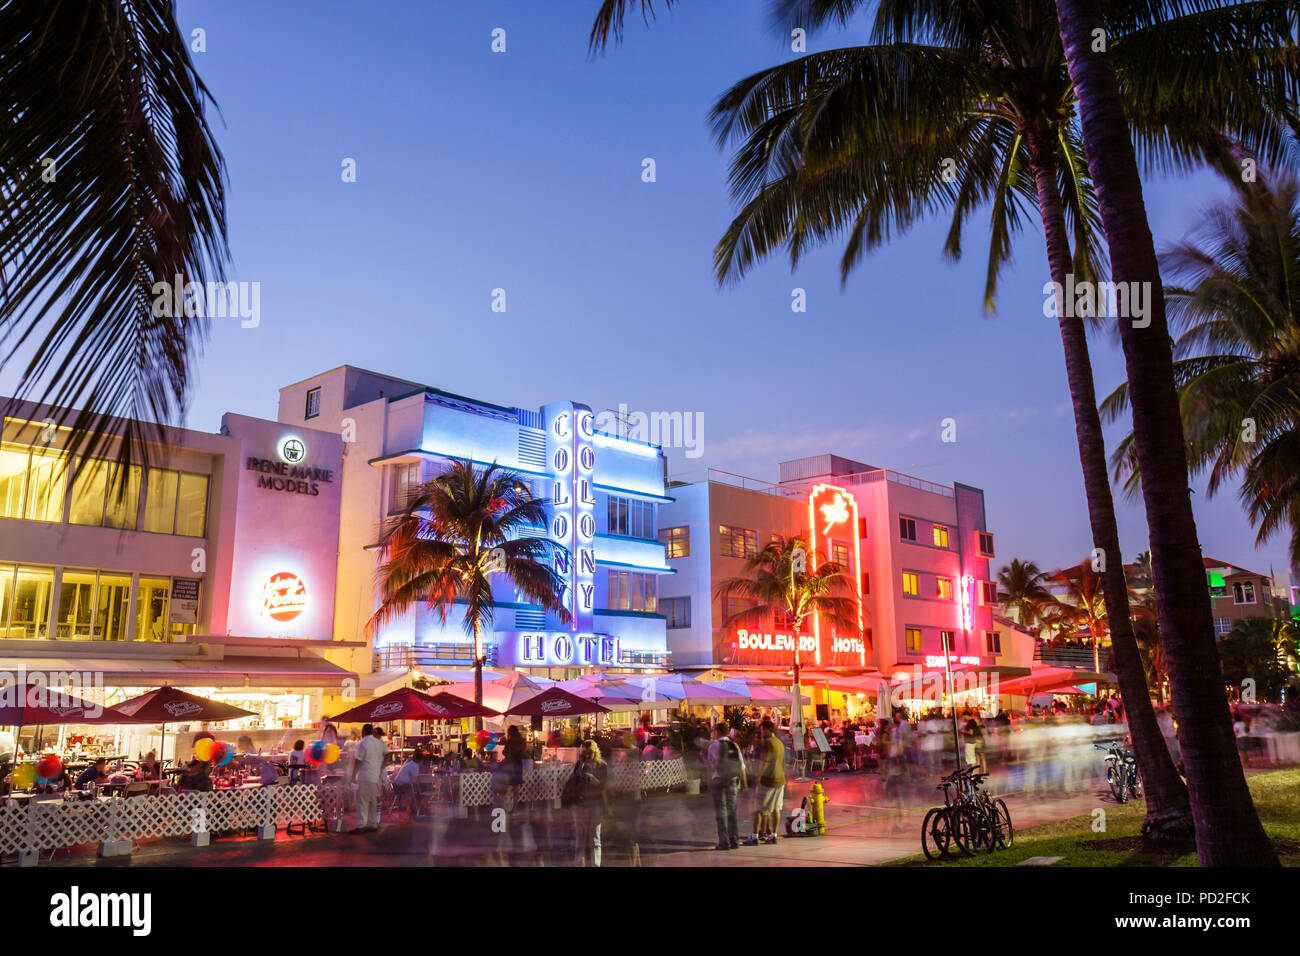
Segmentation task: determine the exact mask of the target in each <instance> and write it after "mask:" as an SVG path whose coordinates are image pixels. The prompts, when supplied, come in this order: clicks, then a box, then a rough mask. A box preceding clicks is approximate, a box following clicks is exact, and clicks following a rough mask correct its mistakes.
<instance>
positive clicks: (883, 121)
mask: <svg viewBox="0 0 1300 956" xmlns="http://www.w3.org/2000/svg"><path fill="white" fill-rule="evenodd" d="M669 5H671V4H669ZM628 6H630V0H606V2H605V3H604V4H603V5H602V7H601V15H600V16H599V17H598V19H597V21H596V24H595V25H594V27H593V30H592V37H591V44H592V47H593V49H600V48H602V47H603V46H604V45H605V44H606V43H607V42H608V39H609V37H610V36H615V37H617V36H619V35H620V33H621V30H622V28H623V18H624V12H625V10H626V8H627V7H628ZM867 6H869V4H868V3H866V2H865V0H784V2H780V3H778V4H777V8H778V11H779V16H780V17H781V18H784V19H786V20H787V21H788V22H794V23H797V24H800V25H804V26H814V27H815V26H819V25H822V24H824V23H827V22H837V23H840V24H841V25H843V24H846V23H847V21H848V20H849V18H851V17H852V16H853V15H854V14H855V13H857V12H859V11H860V10H862V9H863V8H865V7H867ZM641 10H642V13H643V15H644V16H647V17H648V16H652V15H653V13H654V10H655V7H654V4H653V3H652V2H650V0H642V2H641ZM1140 22H1141V21H1138V23H1139V24H1140ZM1130 32H1132V33H1134V34H1135V35H1136V36H1137V38H1136V39H1135V41H1134V45H1135V46H1137V47H1138V48H1139V49H1141V48H1142V40H1143V37H1141V36H1140V35H1139V31H1136V30H1133V29H1131V30H1130ZM872 39H873V41H874V42H873V43H872V44H871V45H868V46H858V47H849V48H844V49H837V50H831V51H827V52H825V53H814V54H809V55H808V56H804V57H800V58H798V59H796V60H793V61H791V62H789V63H785V64H781V65H779V66H776V67H773V68H771V69H769V70H765V71H762V72H760V73H757V74H755V75H754V76H751V77H749V78H747V79H745V80H742V81H741V82H740V83H738V84H736V85H735V86H733V87H732V89H730V90H729V91H728V92H727V93H725V94H724V95H723V96H722V97H721V98H720V99H719V101H718V103H717V104H716V105H715V107H714V109H713V125H714V131H715V134H716V136H717V139H718V141H719V144H720V145H725V144H728V143H731V142H733V141H735V140H739V141H740V145H739V147H738V149H737V152H736V156H735V158H734V159H733V161H732V170H731V183H732V191H733V195H734V197H735V198H736V200H737V202H738V203H739V204H740V206H741V211H740V213H739V215H738V216H737V217H736V219H735V220H734V221H733V222H732V224H731V226H730V227H729V229H728V230H727V232H726V233H725V234H724V236H723V238H722V240H721V241H720V242H719V244H718V247H717V249H716V250H715V265H716V270H717V274H718V277H719V279H720V280H721V281H728V280H732V279H737V278H739V277H741V276H743V274H744V273H745V272H746V271H747V270H748V269H749V268H750V267H751V266H752V264H753V263H754V262H756V261H757V260H758V259H760V258H762V257H764V256H766V255H767V254H769V253H771V252H772V251H775V250H776V249H778V248H780V247H782V246H784V247H785V248H786V250H787V251H788V253H789V255H790V257H791V261H792V264H794V263H796V262H797V261H798V260H799V258H800V257H801V255H802V254H803V252H804V251H806V250H807V249H808V248H810V247H811V246H814V245H817V244H819V243H822V242H825V241H828V240H830V239H831V238H833V237H834V236H837V235H838V234H840V233H841V232H847V233H848V240H847V244H846V247H845V251H844V253H843V255H842V257H841V275H842V277H843V278H844V279H847V276H848V274H849V272H850V271H851V269H852V268H853V267H854V266H855V265H856V264H857V263H859V262H860V261H861V259H862V257H863V256H864V255H865V253H866V252H867V251H869V250H870V249H872V248H875V247H876V246H879V245H880V244H882V243H883V242H884V241H885V240H886V239H888V238H889V236H890V235H891V233H892V232H893V231H894V230H900V231H901V230H905V229H906V228H908V227H909V226H910V225H911V224H912V222H914V221H915V220H916V219H917V218H920V217H921V216H923V215H924V214H926V213H927V212H935V211H938V210H941V209H950V210H951V214H952V220H951V225H950V228H949V233H948V237H947V241H946V243H945V252H946V253H947V254H948V255H949V256H952V257H954V258H956V257H957V256H959V255H960V253H961V250H962V228H963V225H964V224H965V222H966V221H967V220H968V219H969V217H970V216H972V215H973V214H974V213H975V212H976V210H978V209H979V208H980V207H983V206H986V207H987V208H988V211H989V214H990V220H991V243H990V248H989V255H988V268H987V271H986V281H985V291H984V299H985V305H986V307H990V308H991V306H992V304H993V301H994V297H995V295H996V290H997V279H998V275H999V274H1000V272H1001V269H1002V267H1003V266H1004V265H1005V263H1006V262H1007V260H1008V258H1009V256H1010V254H1011V240H1012V236H1013V235H1014V234H1015V233H1017V232H1018V231H1019V230H1020V229H1021V228H1023V227H1024V225H1025V224H1026V223H1027V221H1028V216H1027V213H1026V210H1027V208H1028V207H1032V206H1034V205H1036V206H1037V208H1038V213H1039V219H1040V221H1041V224H1042V226H1043V230H1044V234H1045V237H1046V241H1047V249H1048V262H1049V266H1050V269H1051V277H1052V281H1053V282H1054V283H1055V284H1056V287H1057V288H1063V287H1065V286H1066V284H1067V280H1068V278H1069V277H1071V276H1073V277H1074V278H1075V279H1078V280H1080V281H1085V282H1086V281H1095V280H1096V279H1097V278H1098V277H1099V275H1100V272H1101V270H1100V267H1099V265H1098V258H1099V255H1098V245H1099V243H1098V236H1099V233H1100V229H1099V223H1098V221H1097V218H1096V208H1095V200H1094V198H1093V196H1092V188H1091V184H1090V182H1089V180H1088V177H1087V175H1086V173H1085V171H1084V160H1083V157H1082V155H1081V153H1080V148H1079V146H1080V141H1079V138H1078V135H1077V130H1076V129H1075V127H1074V125H1073V124H1072V122H1071V118H1072V115H1073V104H1074V95H1073V89H1072V87H1071V85H1070V80H1069V76H1068V75H1067V73H1066V70H1065V61H1064V54H1063V51H1062V48H1061V45H1060V42H1059V37H1058V33H1057V30H1056V23H1055V8H1054V7H1053V5H1052V3H1051V2H1050V0H1009V2H1006V3H997V4H995V3H974V2H970V3H951V2H918V0H885V2H881V3H880V4H878V10H877V15H876V19H875V25H874V29H873V35H872ZM1123 40H1124V38H1121V37H1118V36H1117V37H1116V39H1115V41H1114V43H1115V46H1116V48H1118V47H1120V46H1122V45H1123ZM1227 59H1228V60H1229V62H1227V63H1226V64H1225V66H1224V69H1225V71H1226V72H1229V73H1233V71H1234V70H1235V71H1236V72H1235V73H1233V79H1234V81H1235V80H1236V79H1237V74H1238V73H1245V72H1247V71H1248V66H1249V64H1248V63H1247V62H1244V61H1232V60H1231V59H1230V58H1227ZM1125 63H1126V68H1127V69H1128V70H1130V71H1132V72H1133V73H1134V74H1135V75H1136V76H1137V78H1138V80H1137V81H1135V83H1134V86H1135V87H1141V85H1142V84H1141V82H1140V81H1141V76H1142V70H1143V69H1144V64H1145V60H1144V58H1143V57H1141V56H1130V57H1128V58H1127V59H1126V60H1125ZM1241 85H1243V83H1241V82H1237V83H1235V87H1240V86H1241ZM1162 92H1163V93H1164V95H1165V96H1166V98H1167V99H1168V100H1169V101H1170V102H1171V103H1173V104H1174V105H1173V106H1171V108H1170V110H1169V111H1168V113H1167V117H1166V118H1167V119H1168V120H1169V121H1170V122H1173V121H1175V120H1177V118H1178V116H1179V113H1178V107H1179V106H1181V105H1186V104H1183V103H1181V101H1180V97H1181V96H1183V95H1186V96H1188V97H1199V96H1200V92H1201V91H1200V90H1199V89H1196V88H1194V87H1187V88H1184V87H1182V86H1179V85H1177V84H1170V85H1168V89H1167V90H1164V91H1162ZM1213 103H1214V104H1215V105H1217V106H1218V107H1219V109H1220V110H1221V112H1222V113H1223V117H1222V118H1223V119H1224V123H1225V125H1230V119H1231V115H1235V114H1230V112H1229V107H1228V106H1227V105H1226V104H1225V101H1224V100H1223V98H1222V97H1220V98H1217V99H1213ZM1234 128H1235V127H1234ZM1202 132H1203V131H1202V130H1201V127H1200V126H1199V125H1198V126H1197V134H1198V136H1199V135H1200V134H1201V133H1202ZM1243 135H1244V134H1243ZM1184 139H1185V138H1184V137H1183V136H1181V135H1171V136H1170V137H1169V141H1168V144H1167V146H1166V147H1165V150H1163V151H1162V150H1161V149H1159V148H1157V149H1156V150H1155V151H1156V154H1157V155H1161V156H1164V155H1168V153H1170V152H1172V153H1173V154H1174V155H1175V156H1177V157H1179V158H1185V156H1186V152H1187V148H1188V147H1187V145H1186V143H1185V141H1184ZM1045 291H1046V289H1045ZM1059 304H1060V303H1059V301H1058V305H1059ZM1056 311H1057V313H1058V325H1059V328H1060V332H1061V339H1062V344H1063V347H1064V351H1065V360H1066V372H1067V379H1068V384H1069V388H1070V395H1071V400H1072V404H1073V408H1074V414H1075V430H1076V438H1077V442H1078V448H1079V458H1080V465H1081V467H1082V471H1083V476H1084V489H1085V493H1086V497H1087V503H1088V510H1089V520H1090V523H1091V528H1092V533H1093V542H1094V545H1095V547H1097V548H1099V549H1100V550H1101V551H1102V552H1103V553H1104V554H1107V555H1113V556H1116V557H1118V555H1119V554H1120V553H1121V552H1120V548H1119V532H1118V528H1117V526H1116V523H1115V516H1114V504H1113V501H1112V498H1111V490H1110V483H1109V475H1108V472H1107V467H1106V453H1105V443H1104V437H1103V434H1102V430H1101V422H1100V418H1099V417H1098V414H1097V400H1096V392H1095V386H1094V383H1093V375H1092V365H1091V358H1090V356H1089V354H1088V347H1087V339H1086V332H1085V328H1084V323H1083V320H1082V317H1081V316H1080V315H1078V314H1076V313H1075V312H1074V311H1071V310H1065V309H1059V308H1058V309H1057V310H1056ZM1108 567H1109V570H1108V571H1107V572H1105V573H1104V575H1103V583H1104V588H1105V590H1106V592H1107V594H1108V596H1109V598H1110V601H1109V603H1110V607H1111V630H1112V639H1113V641H1114V645H1115V669H1116V672H1117V674H1118V677H1119V683H1120V690H1121V693H1122V694H1123V695H1124V699H1125V702H1126V706H1127V708H1128V712H1129V717H1130V727H1131V730H1132V735H1133V743H1134V750H1135V752H1136V754H1137V758H1138V761H1139V763H1140V764H1141V766H1142V774H1143V778H1144V780H1145V781H1146V783H1147V794H1148V800H1147V810H1148V814H1147V819H1146V823H1145V824H1144V834H1145V836H1146V840H1147V844H1148V846H1150V847H1151V848H1155V847H1156V846H1157V845H1160V844H1163V845H1165V846H1168V847H1174V846H1177V845H1179V844H1182V843H1186V842H1187V841H1188V840H1189V839H1190V830H1191V815H1190V807H1189V805H1188V802H1187V796H1186V792H1185V788H1184V786H1183V783H1182V781H1181V779H1180V778H1179V777H1178V775H1177V773H1176V771H1175V769H1174V766H1173V763H1172V761H1171V760H1170V759H1169V755H1168V751H1167V749H1166V748H1165V746H1164V743H1163V739H1162V738H1161V737H1160V734H1159V727H1158V726H1157V724H1156V720H1155V713H1154V711H1153V710H1152V708H1151V704H1150V696H1149V690H1148V688H1147V686H1146V683H1145V679H1144V672H1143V669H1142V665H1141V661H1140V658H1139V655H1138V650H1137V645H1136V643H1135V641H1134V639H1133V637H1132V624H1131V620H1130V615H1129V611H1128V607H1127V603H1126V591H1125V583H1124V579H1123V569H1122V567H1121V566H1120V561H1118V560H1112V561H1110V562H1109V563H1108Z"/></svg>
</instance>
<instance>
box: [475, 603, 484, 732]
mask: <svg viewBox="0 0 1300 956" xmlns="http://www.w3.org/2000/svg"><path fill="white" fill-rule="evenodd" d="M474 703H476V704H478V705H479V706H480V707H481V706H482V705H483V638H482V625H481V624H480V623H479V622H478V620H475V621H474ZM474 729H475V730H476V731H478V730H482V729H483V718H482V717H475V718H474Z"/></svg>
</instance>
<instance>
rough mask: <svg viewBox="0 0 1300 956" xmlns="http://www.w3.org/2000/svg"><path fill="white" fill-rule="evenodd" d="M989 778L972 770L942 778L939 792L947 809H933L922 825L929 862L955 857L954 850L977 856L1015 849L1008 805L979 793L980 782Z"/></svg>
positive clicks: (923, 841) (922, 834) (971, 768)
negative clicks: (999, 805) (1012, 846)
mask: <svg viewBox="0 0 1300 956" xmlns="http://www.w3.org/2000/svg"><path fill="white" fill-rule="evenodd" d="M986 776H988V774H977V773H976V771H975V769H974V768H973V767H968V768H966V769H964V770H955V771H953V772H952V773H951V774H949V775H948V776H946V777H942V778H940V782H939V785H938V786H937V787H936V788H935V789H936V790H942V791H943V806H941V807H932V808H931V809H930V810H929V811H928V812H927V813H926V815H925V819H924V820H922V821H921V851H922V853H924V854H925V857H926V859H928V860H936V859H939V858H940V857H947V856H951V855H952V847H953V846H956V847H957V849H958V850H960V851H961V853H962V855H963V856H974V855H975V854H977V853H980V852H983V851H985V850H988V851H990V852H991V851H992V850H994V849H996V848H997V847H998V846H1010V845H1011V844H1010V823H1011V815H1010V813H1009V812H1007V810H1006V804H1005V803H1002V801H1000V800H998V801H992V800H990V798H989V797H988V794H981V793H980V791H979V781H980V780H982V779H983V778H984V777H986ZM997 804H1001V809H1000V810H999V809H998V807H997ZM1003 815H1005V816H1003Z"/></svg>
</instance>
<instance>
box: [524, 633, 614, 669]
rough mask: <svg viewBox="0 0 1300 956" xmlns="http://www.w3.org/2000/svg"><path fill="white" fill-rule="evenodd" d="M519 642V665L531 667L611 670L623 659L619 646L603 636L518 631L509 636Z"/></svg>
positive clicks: (608, 637) (606, 636) (611, 638)
mask: <svg viewBox="0 0 1300 956" xmlns="http://www.w3.org/2000/svg"><path fill="white" fill-rule="evenodd" d="M510 636H512V637H514V639H515V640H516V641H518V644H517V645H516V647H517V653H518V660H519V663H520V664H523V665H526V666H533V667H570V666H572V667H579V666H587V667H595V666H600V667H614V666H616V665H618V664H620V663H622V661H621V657H622V643H621V642H620V641H619V639H618V638H617V637H610V636H608V635H604V634H569V633H567V632H564V631H561V632H560V633H558V634H555V633H545V632H530V631H520V632H518V633H517V634H514V635H510Z"/></svg>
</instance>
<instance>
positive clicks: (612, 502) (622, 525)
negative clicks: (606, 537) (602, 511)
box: [607, 495, 630, 535]
mask: <svg viewBox="0 0 1300 956" xmlns="http://www.w3.org/2000/svg"><path fill="white" fill-rule="evenodd" d="M608 519H609V520H608V525H607V527H608V528H609V533H610V534H618V535H626V534H627V533H628V526H629V524H630V521H629V515H628V500H627V499H626V498H619V497H617V496H615V495H610V496H609V512H608Z"/></svg>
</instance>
